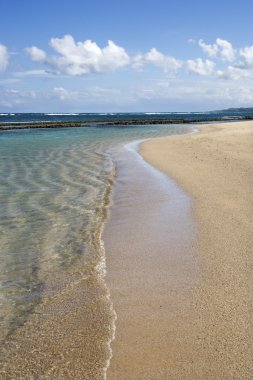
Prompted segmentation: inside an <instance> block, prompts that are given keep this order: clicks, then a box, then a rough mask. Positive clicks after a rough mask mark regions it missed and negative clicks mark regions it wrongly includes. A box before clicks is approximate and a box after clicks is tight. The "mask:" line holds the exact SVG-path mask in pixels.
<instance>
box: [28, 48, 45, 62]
mask: <svg viewBox="0 0 253 380" xmlns="http://www.w3.org/2000/svg"><path fill="white" fill-rule="evenodd" d="M25 50H26V52H27V53H28V54H29V55H30V57H31V59H32V60H33V61H35V62H41V61H45V60H46V57H47V55H46V53H45V52H44V50H41V49H39V48H37V47H36V46H32V47H30V48H26V49H25Z"/></svg>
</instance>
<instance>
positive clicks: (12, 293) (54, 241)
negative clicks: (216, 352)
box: [0, 113, 240, 379]
mask: <svg viewBox="0 0 253 380" xmlns="http://www.w3.org/2000/svg"><path fill="white" fill-rule="evenodd" d="M219 115H220V114H219ZM154 116H155V118H156V119H161V120H162V119H166V118H168V117H169V118H170V119H173V120H174V119H175V120H177V119H182V113H156V114H155V115H154V114H152V113H145V114H143V113H140V114H137V113H136V114H0V123H1V122H3V123H5V122H22V123H24V124H25V123H26V122H31V121H37V122H38V121H39V122H43V121H55V120H57V121H66V120H74V121H77V120H97V121H98V122H99V121H104V120H117V121H120V120H122V121H123V120H127V119H129V120H133V119H136V120H138V119H146V120H147V121H148V120H149V119H150V118H154ZM209 116H210V118H213V117H215V116H214V114H213V113H212V114H210V113H208V114H205V113H188V114H183V118H184V119H185V118H186V119H187V120H192V119H196V117H197V118H198V119H203V120H206V119H207V118H208V117H209ZM235 116H236V115H231V114H230V115H227V114H226V113H225V114H224V115H223V117H224V118H225V119H226V118H228V117H232V118H233V117H235ZM237 116H239V117H240V115H237ZM190 128H192V127H189V126H187V125H181V124H175V125H174V124H170V125H165V124H162V125H160V124H156V125H151V124H150V125H149V124H146V125H134V126H126V125H122V126H121V125H120V124H119V125H117V126H108V127H101V126H100V125H99V123H98V124H93V125H92V126H89V127H84V128H62V129H47V128H45V129H32V128H30V129H23V130H15V128H14V129H11V130H8V131H0V209H1V214H0V247H1V250H0V304H1V308H0V342H1V346H2V348H1V354H2V355H1V357H2V362H1V369H0V373H1V374H2V378H5V377H4V376H5V375H6V379H7V378H10V377H8V376H10V375H8V374H12V378H20V377H18V376H21V375H22V372H20V373H19V372H18V371H19V369H18V368H22V366H21V365H20V364H18V363H19V360H21V359H19V357H20V353H22V357H23V358H24V357H25V352H27V351H29V350H30V345H31V338H33V340H35V341H36V339H37V337H38V336H39V334H40V333H41V334H44V335H50V334H52V331H55V329H56V327H55V326H57V325H59V323H60V321H61V319H64V318H66V319H67V318H68V317H69V316H70V315H71V318H72V319H71V320H72V322H71V326H72V325H73V321H75V324H76V325H79V327H80V326H81V324H82V323H83V324H84V325H85V328H82V329H80V330H78V332H76V330H75V331H72V330H71V331H72V332H71V333H70V335H71V336H72V338H73V342H77V341H78V338H77V337H76V336H75V334H77V336H78V337H80V334H84V335H82V336H81V338H80V344H84V345H87V347H86V350H87V362H86V364H85V365H86V367H87V368H86V370H85V369H84V371H87V374H88V375H87V376H88V377H87V378H91V377H89V376H91V373H90V372H89V371H90V370H91V367H92V366H93V364H91V363H94V360H95V361H97V367H96V369H95V368H93V369H92V371H93V372H92V374H93V375H92V376H93V378H94V379H96V378H102V377H101V376H102V375H101V373H102V372H101V371H105V368H106V364H105V363H107V362H108V360H109V359H110V355H111V354H110V347H109V343H110V340H111V339H112V338H113V324H114V318H115V315H114V312H113V308H112V305H111V302H110V297H109V292H108V289H107V287H106V281H105V279H104V276H105V273H106V264H105V262H106V260H105V259H106V252H104V248H103V242H102V240H101V233H102V230H103V226H104V223H105V220H106V217H107V214H108V206H109V205H110V199H111V189H112V186H113V183H114V181H115V176H117V167H116V166H115V160H114V158H115V157H116V156H117V152H120V151H121V150H122V147H123V146H124V145H125V144H127V143H129V142H131V141H134V140H141V139H147V138H152V137H159V136H165V135H171V134H178V133H186V132H187V131H189V130H190ZM77 310H78V312H77ZM47 315H50V317H49V318H47ZM69 318H70V317H69ZM80 321H81V322H80ZM66 325H68V324H67V322H66ZM27 326H28V327H27ZM38 326H40V328H41V330H40V333H39V332H38ZM68 326H69V325H68ZM80 331H82V332H80ZM44 335H43V336H44ZM28 336H29V339H30V340H29V339H28V338H27V337H28ZM66 339H67V341H68V343H69V342H70V340H69V337H66ZM84 341H85V343H84ZM73 342H72V341H71V344H72V343H73ZM73 344H74V343H73ZM75 344H76V343H75ZM98 352H99V354H98ZM88 353H89V354H88ZM38 355H39V353H38ZM14 357H16V363H14V362H15V360H14V361H13V358H14ZM35 357H36V356H35ZM29 360H31V359H30V355H27V358H26V360H24V359H22V362H23V363H25V366H26V367H27V368H28V367H29V365H30V366H31V367H32V362H30V361H29ZM33 360H34V359H33ZM38 360H40V356H38ZM84 367H85V366H84ZM13 368H14V369H13ZM31 371H32V368H31ZM41 371H42V372H43V370H42V369H41ZM43 373H44V372H43ZM14 374H15V375H14ZM51 375H52V374H51ZM51 375H48V376H49V377H48V378H53V377H50V376H51ZM15 376H16V377H15ZM37 376H41V373H40V374H37ZM82 376H83V375H82ZM99 376H100V377H99ZM27 378H28V377H27ZM29 378H30V377H29ZM34 378H40V377H36V376H35V377H34ZM43 378H47V377H46V376H45V377H43ZM76 378H81V377H78V376H77V377H76ZM82 378H83V379H84V378H86V377H85V376H83V377H82Z"/></svg>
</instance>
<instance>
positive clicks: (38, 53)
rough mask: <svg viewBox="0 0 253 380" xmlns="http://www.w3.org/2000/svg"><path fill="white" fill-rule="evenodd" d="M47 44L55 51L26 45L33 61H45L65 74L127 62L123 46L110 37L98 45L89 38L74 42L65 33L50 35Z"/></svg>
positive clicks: (103, 69) (107, 68)
mask: <svg viewBox="0 0 253 380" xmlns="http://www.w3.org/2000/svg"><path fill="white" fill-rule="evenodd" d="M50 46H51V48H52V49H53V50H54V51H55V52H56V53H57V55H48V54H47V53H46V52H45V51H43V50H41V49H39V48H37V47H36V46H32V47H30V48H27V49H26V51H27V53H28V54H29V56H30V57H31V59H32V60H33V61H35V62H43V63H46V64H48V65H49V66H51V67H52V68H53V69H54V70H56V71H58V72H60V73H63V74H67V75H73V76H79V75H87V74H90V73H104V72H108V71H114V70H116V69H118V68H120V67H124V66H126V65H128V64H129V62H130V58H129V56H128V54H127V53H126V51H125V49H124V48H122V47H120V46H118V45H116V44H115V43H114V42H113V41H110V40H109V41H108V44H107V46H105V47H104V48H100V47H99V46H98V45H97V44H96V43H95V42H92V41H91V40H86V41H83V42H75V40H74V38H73V37H72V36H71V35H66V36H64V37H63V38H51V40H50Z"/></svg>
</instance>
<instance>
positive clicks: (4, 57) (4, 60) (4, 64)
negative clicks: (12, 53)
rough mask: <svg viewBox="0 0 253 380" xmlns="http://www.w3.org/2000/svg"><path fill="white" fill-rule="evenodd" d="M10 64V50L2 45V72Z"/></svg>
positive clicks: (0, 64)
mask: <svg viewBox="0 0 253 380" xmlns="http://www.w3.org/2000/svg"><path fill="white" fill-rule="evenodd" d="M8 63H9V55H8V50H7V47H6V46H5V45H2V44H0V71H4V70H5V69H6V68H7V66H8Z"/></svg>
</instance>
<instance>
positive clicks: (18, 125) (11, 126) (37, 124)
mask: <svg viewBox="0 0 253 380" xmlns="http://www.w3.org/2000/svg"><path fill="white" fill-rule="evenodd" d="M246 120H253V116H225V117H224V116H223V117H220V118H217V117H216V118H206V119H192V120H189V119H148V120H147V119H138V120H136V119H134V120H104V121H103V120H78V121H73V120H69V121H65V120H64V121H60V120H58V121H29V122H26V121H22V122H20V121H17V122H0V131H9V130H20V129H44V128H55V129H56V128H85V127H86V128H87V127H94V126H96V127H107V126H108V127H109V126H117V125H123V126H131V125H148V124H150V125H154V124H196V123H207V122H226V121H227V122H231V121H246Z"/></svg>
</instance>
